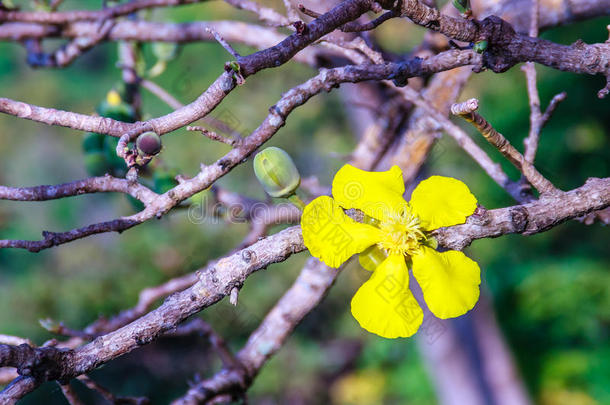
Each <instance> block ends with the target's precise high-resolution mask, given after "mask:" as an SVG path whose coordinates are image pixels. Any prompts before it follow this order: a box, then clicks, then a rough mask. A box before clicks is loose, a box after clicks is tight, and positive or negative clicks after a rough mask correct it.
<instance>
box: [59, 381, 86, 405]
mask: <svg viewBox="0 0 610 405" xmlns="http://www.w3.org/2000/svg"><path fill="white" fill-rule="evenodd" d="M57 385H59V387H60V388H61V392H62V393H63V394H64V397H65V398H66V401H68V403H69V404H70V405H85V403H84V402H83V401H81V400H80V398H79V397H78V395H76V392H74V389H73V388H72V386H71V385H70V383H69V382H68V383H66V384H61V383H59V382H57Z"/></svg>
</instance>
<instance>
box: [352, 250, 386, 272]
mask: <svg viewBox="0 0 610 405" xmlns="http://www.w3.org/2000/svg"><path fill="white" fill-rule="evenodd" d="M387 257H388V255H387V254H386V252H385V251H384V250H383V249H381V248H380V247H378V246H377V245H374V246H371V247H369V248H367V249H366V250H365V251H364V252H362V253H360V254H359V255H358V262H360V265H361V266H362V267H363V268H364V269H365V270H368V271H375V270H376V269H377V267H379V265H380V264H381V263H383V261H384V260H385V259H386V258H387Z"/></svg>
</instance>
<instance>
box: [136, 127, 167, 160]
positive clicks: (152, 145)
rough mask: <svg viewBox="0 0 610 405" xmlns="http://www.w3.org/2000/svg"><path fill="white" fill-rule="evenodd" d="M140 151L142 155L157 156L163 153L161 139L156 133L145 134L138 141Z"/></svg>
mask: <svg viewBox="0 0 610 405" xmlns="http://www.w3.org/2000/svg"><path fill="white" fill-rule="evenodd" d="M136 146H137V147H138V151H139V152H140V154H142V155H150V156H153V155H156V154H157V153H159V152H161V148H162V146H163V145H162V144H161V137H160V136H159V135H157V134H156V133H154V132H145V133H143V134H142V135H140V136H138V139H137V140H136Z"/></svg>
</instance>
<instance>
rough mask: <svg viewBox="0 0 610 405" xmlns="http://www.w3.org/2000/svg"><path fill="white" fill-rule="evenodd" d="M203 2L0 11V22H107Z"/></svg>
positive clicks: (140, 1)
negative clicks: (60, 9)
mask: <svg viewBox="0 0 610 405" xmlns="http://www.w3.org/2000/svg"><path fill="white" fill-rule="evenodd" d="M201 1H203V0H136V1H131V2H128V3H124V4H120V5H117V6H114V7H110V8H106V9H104V10H98V11H85V10H77V11H63V12H59V11H56V12H46V11H0V22H3V21H21V22H32V23H44V24H65V23H69V22H73V21H82V20H88V21H95V20H108V19H111V18H116V17H120V16H123V15H127V14H131V13H135V12H136V11H139V10H144V9H147V8H155V7H169V6H180V5H183V4H192V3H199V2H201Z"/></svg>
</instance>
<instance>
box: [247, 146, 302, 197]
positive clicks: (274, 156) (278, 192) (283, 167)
mask: <svg viewBox="0 0 610 405" xmlns="http://www.w3.org/2000/svg"><path fill="white" fill-rule="evenodd" d="M254 174H256V178H257V179H258V181H259V182H260V183H261V185H262V186H263V188H264V189H265V191H266V192H267V194H269V195H270V196H271V197H289V196H291V195H293V194H294V192H295V190H296V189H297V188H298V187H299V184H300V183H301V176H300V175H299V171H298V170H297V168H296V166H295V165H294V162H293V161H292V158H291V157H290V155H289V154H288V153H286V152H285V151H284V150H282V149H280V148H276V147H274V146H272V147H269V148H266V149H264V150H263V151H261V152H259V153H258V154H257V155H256V156H255V157H254Z"/></svg>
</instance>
